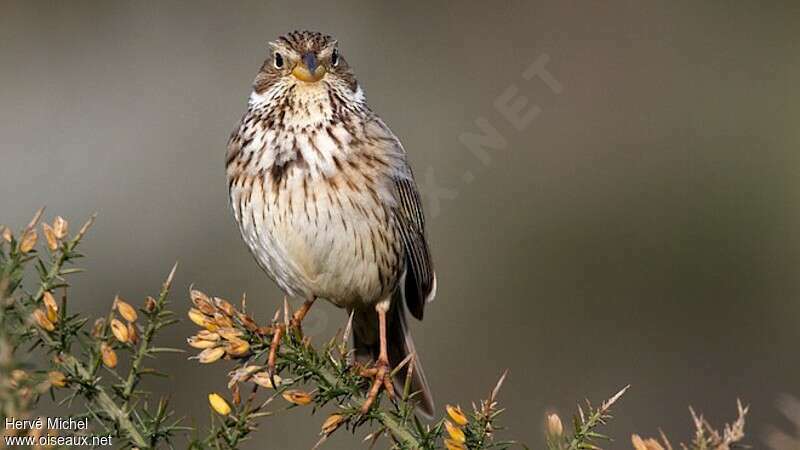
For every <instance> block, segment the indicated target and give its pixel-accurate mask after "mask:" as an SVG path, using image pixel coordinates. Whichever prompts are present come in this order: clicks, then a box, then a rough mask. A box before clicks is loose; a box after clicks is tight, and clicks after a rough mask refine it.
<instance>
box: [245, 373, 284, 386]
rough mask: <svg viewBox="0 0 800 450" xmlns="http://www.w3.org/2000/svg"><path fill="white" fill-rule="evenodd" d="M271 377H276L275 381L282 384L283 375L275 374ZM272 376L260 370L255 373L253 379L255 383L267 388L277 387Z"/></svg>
mask: <svg viewBox="0 0 800 450" xmlns="http://www.w3.org/2000/svg"><path fill="white" fill-rule="evenodd" d="M271 378H274V379H275V383H276V384H277V385H278V386H280V385H281V381H282V380H281V377H280V376H278V375H273V376H272V377H271ZM271 378H270V376H269V374H268V373H267V372H259V373H257V374H255V375H253V378H252V381H253V383H255V384H257V385H259V386H261V387H263V388H267V389H275V386H273V385H272V379H271Z"/></svg>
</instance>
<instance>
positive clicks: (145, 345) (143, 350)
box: [122, 264, 178, 409]
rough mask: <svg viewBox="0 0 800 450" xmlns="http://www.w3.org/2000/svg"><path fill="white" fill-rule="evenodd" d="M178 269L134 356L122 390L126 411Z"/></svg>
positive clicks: (160, 297)
mask: <svg viewBox="0 0 800 450" xmlns="http://www.w3.org/2000/svg"><path fill="white" fill-rule="evenodd" d="M177 267H178V265H177V264H175V266H173V268H172V271H171V272H170V273H169V275H168V276H167V280H166V281H165V282H164V284H163V285H162V287H161V292H159V294H158V299H157V300H156V309H155V312H154V313H153V314H152V315H151V319H150V320H149V321H148V323H147V327H146V328H145V331H144V335H143V336H142V340H141V342H140V343H139V347H138V348H137V349H136V354H135V355H134V357H133V360H132V361H131V368H130V371H129V372H128V378H127V379H126V380H125V384H124V387H123V390H122V398H123V400H124V401H125V403H124V405H123V408H125V409H127V408H128V405H129V403H130V400H131V397H132V395H133V390H134V389H136V385H137V384H138V382H139V379H140V378H141V372H140V366H141V364H142V360H144V358H145V356H147V354H148V352H149V350H150V344H152V342H153V338H154V337H155V335H156V331H157V330H158V328H159V325H160V324H161V319H160V318H159V317H158V315H159V313H160V312H161V311H162V309H163V307H164V302H165V301H166V300H167V295H168V294H169V288H170V286H171V285H172V279H173V277H174V276H175V270H176V269H177Z"/></svg>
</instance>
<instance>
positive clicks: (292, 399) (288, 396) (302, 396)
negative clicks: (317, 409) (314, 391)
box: [283, 389, 311, 405]
mask: <svg viewBox="0 0 800 450" xmlns="http://www.w3.org/2000/svg"><path fill="white" fill-rule="evenodd" d="M283 398H284V399H285V400H286V401H287V402H289V403H294V404H295V405H307V404H309V403H311V395H309V394H308V393H307V392H303V391H300V390H297V389H289V390H288V391H284V393H283Z"/></svg>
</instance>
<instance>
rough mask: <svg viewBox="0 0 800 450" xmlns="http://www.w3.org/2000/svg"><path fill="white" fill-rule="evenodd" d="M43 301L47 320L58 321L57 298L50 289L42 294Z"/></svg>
mask: <svg viewBox="0 0 800 450" xmlns="http://www.w3.org/2000/svg"><path fill="white" fill-rule="evenodd" d="M42 302H43V303H44V309H45V312H46V313H47V320H49V321H50V322H53V323H56V322H58V303H56V299H55V297H53V294H51V293H50V291H45V292H44V294H42Z"/></svg>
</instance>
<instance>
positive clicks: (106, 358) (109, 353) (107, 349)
mask: <svg viewBox="0 0 800 450" xmlns="http://www.w3.org/2000/svg"><path fill="white" fill-rule="evenodd" d="M100 356H101V357H102V359H103V364H104V365H105V366H106V367H108V368H109V369H113V368H114V367H117V353H116V352H115V351H114V349H113V348H111V346H110V345H108V344H106V343H105V342H103V343H102V344H100Z"/></svg>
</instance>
